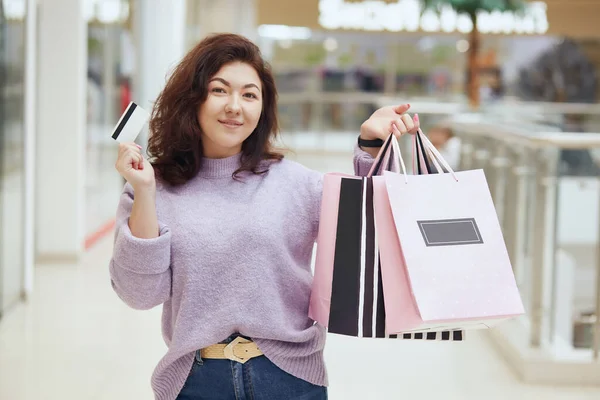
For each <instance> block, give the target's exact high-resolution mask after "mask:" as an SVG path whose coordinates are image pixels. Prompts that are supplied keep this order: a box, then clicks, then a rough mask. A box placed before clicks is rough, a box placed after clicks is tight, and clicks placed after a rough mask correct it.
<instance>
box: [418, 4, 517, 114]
mask: <svg viewBox="0 0 600 400" xmlns="http://www.w3.org/2000/svg"><path fill="white" fill-rule="evenodd" d="M525 3H526V2H525V1H524V0H421V4H422V6H423V11H424V12H425V11H428V10H433V11H435V12H437V13H441V12H442V10H443V9H444V8H446V7H448V6H449V7H451V8H452V9H453V10H454V11H456V12H457V13H458V14H467V15H468V16H469V18H470V19H471V22H472V23H473V30H472V31H471V33H470V34H469V51H468V52H467V57H468V69H469V74H468V76H469V79H468V86H467V87H468V94H469V102H470V104H471V106H472V107H473V108H477V107H478V106H479V74H478V65H477V64H478V61H477V60H478V56H479V50H480V48H481V35H480V33H479V30H478V29H477V16H478V14H479V13H480V12H492V11H500V12H506V11H509V12H522V11H523V10H524V9H525Z"/></svg>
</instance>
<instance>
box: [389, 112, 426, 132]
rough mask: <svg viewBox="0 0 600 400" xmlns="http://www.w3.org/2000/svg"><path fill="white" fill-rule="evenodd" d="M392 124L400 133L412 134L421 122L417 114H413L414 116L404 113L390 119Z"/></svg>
mask: <svg viewBox="0 0 600 400" xmlns="http://www.w3.org/2000/svg"><path fill="white" fill-rule="evenodd" d="M392 125H393V126H395V127H396V128H397V129H398V131H399V132H400V133H401V134H405V133H410V134H411V135H414V134H415V133H417V131H418V130H419V127H420V125H421V124H420V122H419V116H418V115H417V114H415V116H414V117H411V116H410V115H408V114H404V115H402V116H401V117H400V118H397V119H395V120H394V121H392Z"/></svg>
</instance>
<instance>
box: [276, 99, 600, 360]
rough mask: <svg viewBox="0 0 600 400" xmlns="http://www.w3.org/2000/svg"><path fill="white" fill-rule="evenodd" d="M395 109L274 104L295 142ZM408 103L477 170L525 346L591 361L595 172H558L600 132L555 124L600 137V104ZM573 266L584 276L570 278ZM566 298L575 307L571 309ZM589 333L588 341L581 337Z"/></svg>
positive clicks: (598, 305) (596, 260) (593, 147)
mask: <svg viewBox="0 0 600 400" xmlns="http://www.w3.org/2000/svg"><path fill="white" fill-rule="evenodd" d="M401 102H406V99H404V100H403V99H399V98H395V97H386V96H382V95H381V94H377V93H370V94H365V93H298V94H284V95H282V96H281V97H280V106H281V108H282V109H281V111H282V113H283V114H284V117H288V118H287V119H286V120H285V121H284V123H283V124H282V125H283V126H284V130H285V132H290V133H294V132H296V133H297V134H299V136H302V135H303V134H304V133H305V132H310V133H312V134H313V135H314V134H318V133H319V132H322V133H323V134H322V136H323V137H325V136H327V137H331V136H335V135H336V134H339V135H342V134H343V132H346V133H352V132H354V133H353V134H349V135H348V137H349V139H352V138H354V136H352V135H354V134H355V133H357V131H358V127H359V126H360V123H361V122H362V121H363V120H364V118H367V117H368V114H369V111H370V110H373V109H375V108H377V107H381V106H385V105H391V104H399V103H401ZM409 102H410V103H411V105H412V109H411V112H418V113H419V114H420V116H421V120H422V121H423V124H425V125H428V126H433V125H438V124H442V125H447V126H450V127H451V128H452V129H453V131H454V133H455V134H456V136H458V137H459V138H460V140H461V163H460V168H459V169H463V170H464V169H478V168H482V169H483V170H484V171H485V174H486V178H487V180H488V184H489V187H490V191H491V193H492V197H493V200H494V203H495V206H496V209H497V213H498V218H499V220H500V223H501V226H502V229H503V232H504V237H505V240H506V245H507V250H508V252H509V255H510V259H511V262H512V265H513V268H514V272H515V277H516V279H517V283H518V285H519V288H520V291H521V293H522V296H523V301H524V303H525V307H526V315H525V316H524V318H523V319H522V321H523V322H524V323H525V324H526V325H527V326H528V328H529V329H528V335H529V339H528V342H529V346H530V348H534V349H545V350H550V353H552V349H555V348H556V347H557V346H558V345H560V348H561V354H563V355H564V354H565V352H566V353H567V354H570V355H573V354H576V356H575V357H576V358H577V359H583V360H590V361H594V362H598V361H600V318H598V315H599V313H600V250H599V249H600V220H599V219H600V196H599V194H600V176H599V175H600V173H599V172H600V167H598V166H597V165H596V164H595V163H592V164H591V166H590V165H588V167H589V168H583V169H577V168H571V167H569V165H568V163H567V168H565V165H564V164H565V160H564V158H565V154H567V155H568V154H569V153H570V152H571V153H573V152H574V153H575V154H576V155H577V154H579V155H585V154H584V153H586V152H593V151H599V150H600V133H581V132H561V128H562V129H565V125H562V124H561V121H562V120H564V119H567V118H568V117H571V116H573V115H576V116H578V117H581V118H582V119H584V120H586V122H588V124H587V127H586V128H587V129H586V130H587V131H588V132H600V105H598V104H591V105H590V104H554V103H523V102H503V103H499V104H495V105H493V106H489V107H483V108H482V110H480V112H478V113H473V112H470V111H469V110H468V106H467V105H466V104H464V103H440V102H437V101H435V100H429V99H421V100H416V99H415V100H411V101H409ZM336 119H337V123H338V126H336V121H335V120H336ZM340 121H341V124H340ZM592 128H594V129H595V130H592ZM427 129H428V127H426V131H427ZM325 132H327V133H326V134H325ZM352 140H354V139H352ZM316 143H317V146H318V145H319V144H322V143H324V142H320V143H319V142H316ZM588 156H589V154H588ZM584 158H585V157H584ZM590 159H591V158H590ZM579 182H584V183H585V184H586V185H589V184H590V182H592V183H594V184H595V185H596V186H593V185H592V188H597V190H596V189H592V190H590V189H589V188H588V189H587V190H586V191H585V193H584V194H581V193H575V194H576V196H575V197H577V196H579V198H580V197H581V196H587V197H586V199H587V200H590V201H588V203H592V204H593V205H591V206H589V205H588V206H586V207H588V208H590V207H593V208H594V210H593V211H594V212H593V213H592V212H590V209H587V208H586V209H582V210H579V209H577V207H580V206H578V205H576V203H577V202H578V201H579V200H581V199H579V200H577V199H574V198H571V197H572V195H573V193H570V192H569V190H571V191H572V190H573V188H572V186H573V185H575V186H577V185H579V184H580V183H579ZM570 196H571V197H570ZM592 197H593V198H592ZM587 200H586V201H587ZM574 207H575V209H574V210H573V208H574ZM565 210H567V211H572V212H571V215H566V214H565ZM578 212H579V214H578ZM590 214H593V216H590ZM565 218H567V220H575V222H573V221H572V222H573V223H574V224H575V225H577V224H578V223H579V222H577V221H581V224H583V225H586V226H588V230H587V231H586V232H584V236H585V235H587V236H586V237H585V240H584V242H585V243H583V244H582V245H580V246H579V247H577V246H573V243H575V242H577V240H575V241H571V242H569V241H568V240H565V239H564V238H563V236H565V235H566V236H569V235H571V236H572V234H573V232H571V231H569V232H567V233H566V234H565V233H564V232H563V231H565V229H567V228H568V229H571V230H572V228H573V227H572V226H571V227H565V226H561V224H562V223H561V221H563V220H564V219H565ZM592 219H594V221H592ZM563 222H564V221H563ZM583 222H585V224H584V223H583ZM562 225H564V224H562ZM590 226H595V233H594V232H591V231H592V229H589V227H590ZM568 229H567V230H568ZM567 239H568V238H567ZM575 244H577V243H575ZM586 257H587V258H586ZM590 260H592V261H590ZM582 269H584V270H585V271H584V272H585V273H586V274H587V275H586V277H585V279H583V281H582V280H581V279H580V280H579V281H577V275H578V274H579V273H580V272H581V270H582ZM590 272H591V273H593V275H594V276H593V277H591V274H590ZM591 282H593V284H590V283H591ZM582 286H585V288H584V289H585V290H581V287H582ZM565 288H566V289H565ZM567 289H568V290H567ZM582 293H583V294H585V296H584V295H583V294H582ZM580 297H582V298H583V300H581V299H579V298H580ZM575 298H577V299H578V300H577V301H578V302H579V303H581V304H579V303H578V304H576V305H574V303H575ZM582 331H583V335H582V333H581V332H582ZM590 332H591V336H592V338H591V340H590V339H589V337H586V335H589V334H590ZM559 342H560V343H559ZM588 354H590V355H588ZM557 360H558V357H557Z"/></svg>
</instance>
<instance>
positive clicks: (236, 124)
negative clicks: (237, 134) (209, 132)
mask: <svg viewBox="0 0 600 400" xmlns="http://www.w3.org/2000/svg"><path fill="white" fill-rule="evenodd" d="M219 122H220V123H221V124H222V125H225V126H226V127H228V128H239V127H240V126H242V125H243V124H242V123H241V122H236V121H221V120H219Z"/></svg>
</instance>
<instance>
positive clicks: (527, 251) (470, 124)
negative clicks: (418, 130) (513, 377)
mask: <svg viewBox="0 0 600 400" xmlns="http://www.w3.org/2000/svg"><path fill="white" fill-rule="evenodd" d="M482 119H483V118H480V121H479V122H477V121H475V120H474V119H473V117H472V116H471V117H468V118H465V117H461V116H455V117H453V118H451V119H450V120H448V121H447V122H448V123H450V124H451V125H452V127H453V128H454V131H455V132H456V133H457V134H458V136H459V137H460V138H461V141H462V150H461V169H474V168H482V169H484V171H485V174H486V177H487V180H488V184H489V187H490V191H491V193H492V197H493V199H494V203H495V205H496V209H497V212H498V217H499V219H500V223H501V226H502V229H503V232H504V237H505V240H506V244H507V249H508V252H509V255H510V258H511V261H512V264H513V268H514V270H515V276H516V277H517V282H518V284H519V286H520V289H521V292H522V294H523V297H524V301H525V302H526V303H527V304H526V309H527V317H528V318H527V319H528V321H529V322H530V338H529V342H530V346H531V347H533V348H540V347H545V346H547V347H552V345H553V344H554V342H555V341H556V340H559V335H558V334H557V332H558V331H563V332H564V331H565V329H567V330H568V329H571V330H572V329H573V326H570V327H564V326H561V324H563V325H564V324H565V323H568V321H569V319H570V320H571V321H572V323H573V324H575V322H580V323H581V322H584V325H586V326H585V327H584V329H588V328H590V327H591V328H592V337H593V339H592V343H591V346H590V347H591V351H592V358H593V359H594V360H596V361H598V360H599V357H600V318H598V316H599V313H600V250H599V249H600V243H599V241H598V240H599V239H598V235H597V234H596V237H595V238H591V237H590V238H588V239H589V240H585V243H584V244H583V252H587V253H590V252H594V253H595V263H594V265H593V267H594V270H595V284H594V289H593V292H594V294H593V296H594V297H593V307H592V308H593V310H592V311H591V313H589V315H588V317H587V318H586V321H582V318H581V317H576V316H573V315H570V314H571V313H570V312H567V315H569V316H570V317H571V318H564V316H565V315H564V313H563V315H562V316H560V315H559V314H560V312H561V311H560V310H565V309H567V310H571V311H572V310H573V307H572V306H567V307H564V306H563V305H562V304H564V303H567V302H570V303H573V299H572V298H569V296H568V293H569V291H566V292H561V288H563V287H565V286H564V282H561V281H559V277H563V276H566V275H568V274H565V273H564V272H562V271H561V269H563V268H567V267H565V266H564V265H562V264H561V258H560V256H559V252H561V251H564V247H568V246H565V243H564V242H561V241H559V236H565V235H566V236H568V235H569V234H562V235H559V229H561V227H560V226H559V221H558V216H559V213H561V212H562V213H564V212H567V213H569V214H571V215H570V218H580V219H581V220H580V221H579V222H576V223H575V225H577V224H580V225H583V224H584V222H588V224H587V225H589V221H586V219H589V218H590V210H575V211H574V212H570V211H569V209H570V208H572V207H573V206H575V205H571V204H568V203H566V204H561V202H560V201H559V199H560V198H563V196H560V191H561V190H566V188H568V187H569V186H565V185H562V183H564V182H568V181H569V180H575V181H577V180H579V181H589V180H592V181H596V182H598V179H599V176H598V169H597V168H596V170H595V171H594V168H591V169H590V170H589V171H588V173H587V174H584V176H578V177H573V176H569V174H568V172H567V173H565V172H564V171H562V172H561V166H562V165H561V164H562V160H561V155H562V154H564V153H563V152H564V151H572V150H578V151H580V152H586V151H588V150H591V149H598V148H600V133H569V132H536V133H532V132H531V131H530V130H526V129H523V128H519V127H517V126H506V125H504V126H502V125H499V124H498V123H494V122H483V121H482ZM582 154H583V153H582ZM592 165H595V164H592ZM587 194H588V195H590V194H591V195H593V196H594V198H595V200H596V203H600V202H599V201H598V199H600V193H599V192H593V191H592V192H590V191H588V192H587ZM574 200H575V199H574V198H572V197H571V199H570V200H569V199H567V201H574ZM562 203H565V202H564V201H563V202H562ZM592 203H593V202H592ZM596 207H599V206H598V205H596ZM592 214H593V213H592ZM597 214H598V215H600V212H598V213H597ZM594 223H595V226H596V227H598V226H600V221H599V220H596V221H594ZM562 228H564V227H562ZM591 240H593V241H594V243H591V242H590V241H591ZM578 250H579V251H581V250H582V247H581V246H580V247H579V248H578ZM571 256H572V255H571ZM573 267H574V269H575V272H574V274H575V275H576V274H577V273H579V272H581V271H580V270H581V268H582V267H584V266H582V265H578V264H577V262H576V263H575V264H574V265H573ZM576 281H577V280H576V279H574V280H573V281H572V282H571V284H572V285H577V284H579V285H581V284H582V283H581V282H579V283H576ZM578 290H581V289H580V288H576V287H574V288H573V293H576V292H577V291H578ZM563 294H564V295H567V296H564V295H563ZM567 336H568V335H567ZM563 339H564V338H563ZM570 344H571V345H573V342H572V340H571V343H570ZM585 347H587V346H585Z"/></svg>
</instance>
